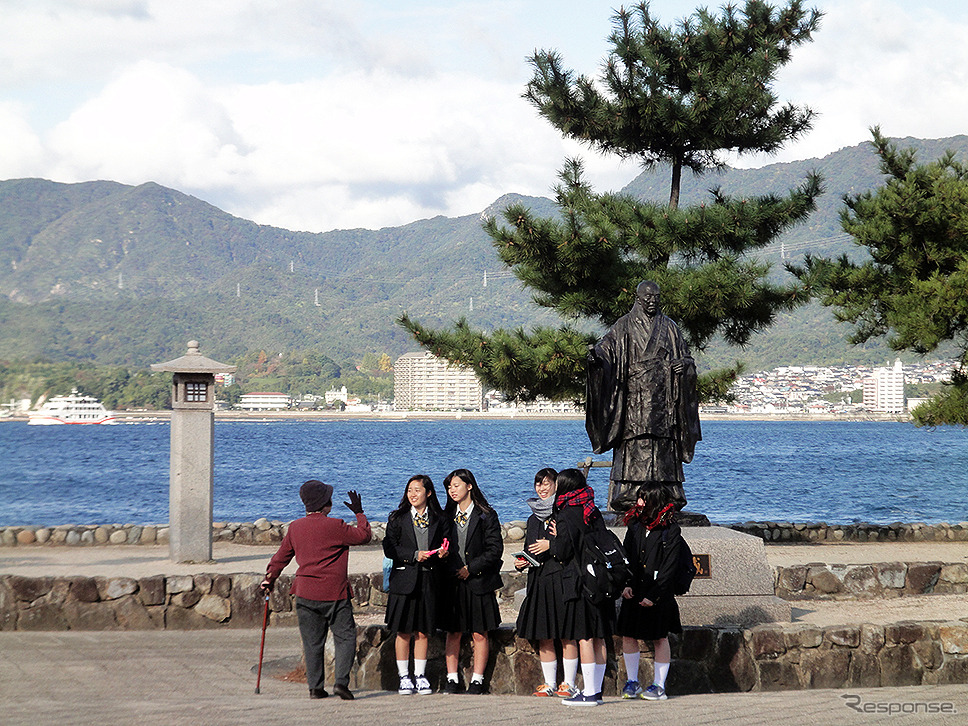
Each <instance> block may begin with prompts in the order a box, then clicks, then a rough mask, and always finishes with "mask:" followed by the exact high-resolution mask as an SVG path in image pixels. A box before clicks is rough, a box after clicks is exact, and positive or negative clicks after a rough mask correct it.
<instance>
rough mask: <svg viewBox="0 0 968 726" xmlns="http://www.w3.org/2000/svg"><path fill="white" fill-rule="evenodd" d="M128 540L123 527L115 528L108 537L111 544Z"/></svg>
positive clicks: (119, 543)
mask: <svg viewBox="0 0 968 726" xmlns="http://www.w3.org/2000/svg"><path fill="white" fill-rule="evenodd" d="M127 541H128V533H127V532H125V531H124V530H123V529H116V530H114V531H113V532H112V533H111V536H110V537H108V542H109V543H110V544H113V545H121V544H125V543H127Z"/></svg>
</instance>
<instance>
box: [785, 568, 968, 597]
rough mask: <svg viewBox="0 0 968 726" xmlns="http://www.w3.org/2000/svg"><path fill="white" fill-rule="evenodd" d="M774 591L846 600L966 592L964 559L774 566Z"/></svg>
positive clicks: (966, 579) (798, 595)
mask: <svg viewBox="0 0 968 726" xmlns="http://www.w3.org/2000/svg"><path fill="white" fill-rule="evenodd" d="M774 573H775V578H776V579H775V581H774V584H775V591H776V594H777V595H778V596H779V597H782V598H785V599H787V600H848V599H866V598H876V597H886V598H891V597H903V596H905V595H929V594H957V593H964V592H968V564H965V563H963V562H954V563H943V562H880V563H877V564H873V565H828V564H824V563H820V562H815V563H811V564H807V565H792V566H790V567H782V566H781V567H776V568H775V569H774Z"/></svg>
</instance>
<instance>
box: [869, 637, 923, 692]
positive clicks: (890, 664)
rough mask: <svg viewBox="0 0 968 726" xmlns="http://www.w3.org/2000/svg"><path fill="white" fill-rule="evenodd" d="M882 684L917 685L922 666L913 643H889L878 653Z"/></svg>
mask: <svg viewBox="0 0 968 726" xmlns="http://www.w3.org/2000/svg"><path fill="white" fill-rule="evenodd" d="M877 660H878V663H879V665H880V670H881V685H882V686H888V687H890V686H917V685H920V684H921V678H922V673H921V667H920V664H919V663H918V658H917V655H916V654H915V652H914V648H913V647H912V646H911V645H887V646H885V647H884V648H882V649H881V652H880V653H878V655H877Z"/></svg>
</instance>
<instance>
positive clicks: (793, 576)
mask: <svg viewBox="0 0 968 726" xmlns="http://www.w3.org/2000/svg"><path fill="white" fill-rule="evenodd" d="M806 582H807V568H806V566H804V565H793V566H791V567H780V568H779V571H778V573H777V578H776V586H777V588H778V589H780V590H784V591H786V592H788V593H799V592H801V591H802V590H803V587H804V585H806Z"/></svg>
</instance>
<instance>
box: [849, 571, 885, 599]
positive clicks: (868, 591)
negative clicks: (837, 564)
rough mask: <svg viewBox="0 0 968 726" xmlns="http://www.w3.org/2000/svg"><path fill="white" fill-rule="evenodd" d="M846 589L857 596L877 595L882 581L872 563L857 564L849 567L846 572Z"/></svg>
mask: <svg viewBox="0 0 968 726" xmlns="http://www.w3.org/2000/svg"><path fill="white" fill-rule="evenodd" d="M843 582H844V590H846V591H847V592H849V593H851V594H852V595H854V596H855V597H860V598H867V597H875V596H876V595H877V593H878V590H879V589H880V583H879V582H878V580H877V576H876V575H875V574H874V568H873V567H872V566H871V565H857V566H854V567H849V568H848V569H847V572H846V573H845V574H844V580H843Z"/></svg>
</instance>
